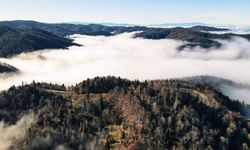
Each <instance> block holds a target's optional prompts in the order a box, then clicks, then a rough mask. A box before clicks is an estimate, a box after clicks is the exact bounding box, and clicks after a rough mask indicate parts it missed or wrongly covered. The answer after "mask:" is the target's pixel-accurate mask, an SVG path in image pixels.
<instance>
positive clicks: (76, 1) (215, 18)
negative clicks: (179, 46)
mask: <svg viewBox="0 0 250 150" xmlns="http://www.w3.org/2000/svg"><path fill="white" fill-rule="evenodd" d="M249 8H250V0H22V1H21V0H0V20H16V19H22V20H37V21H43V22H73V21H80V22H115V23H132V24H155V23H156V24H159V23H179V22H203V23H210V24H239V25H250V9H249Z"/></svg>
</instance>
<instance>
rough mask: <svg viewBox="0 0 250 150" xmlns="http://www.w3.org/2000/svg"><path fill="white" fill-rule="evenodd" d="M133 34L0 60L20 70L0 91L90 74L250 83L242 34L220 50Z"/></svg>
mask: <svg viewBox="0 0 250 150" xmlns="http://www.w3.org/2000/svg"><path fill="white" fill-rule="evenodd" d="M131 36H132V34H131V33H126V34H121V35H117V36H112V37H103V36H96V37H91V36H79V35H75V36H74V39H75V41H76V42H77V43H80V44H82V45H84V46H82V47H70V49H69V50H45V51H39V52H33V53H28V54H21V55H18V56H16V57H13V58H10V59H0V61H2V62H6V63H8V64H10V65H13V66H15V67H17V68H19V69H20V70H21V72H22V73H21V74H18V75H12V76H8V77H6V75H2V77H0V85H1V86H0V90H4V89H7V88H9V87H10V86H12V85H14V84H15V85H20V84H21V83H22V81H24V82H27V83H30V82H32V80H35V81H39V82H42V81H44V82H52V83H64V84H66V85H72V84H76V83H77V82H80V81H82V80H84V79H86V78H93V77H96V76H106V75H115V76H121V77H124V78H129V79H140V80H145V79H167V78H176V77H185V76H193V75H214V76H220V77H224V78H227V79H232V80H234V81H240V82H243V83H250V78H249V76H250V70H249V66H250V53H249V52H250V44H249V42H248V41H246V40H244V39H241V38H234V39H233V40H230V41H223V43H224V46H223V47H222V48H220V49H210V50H209V51H205V50H204V49H201V48H196V49H195V51H189V52H188V51H186V52H184V51H182V52H179V51H177V49H176V48H177V47H178V46H180V45H182V44H183V42H181V41H175V40H167V39H164V40H146V39H133V38H131Z"/></svg>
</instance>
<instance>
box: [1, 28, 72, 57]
mask: <svg viewBox="0 0 250 150" xmlns="http://www.w3.org/2000/svg"><path fill="white" fill-rule="evenodd" d="M72 45H76V44H74V43H73V42H72V40H70V39H66V38H62V37H58V36H55V35H53V34H51V33H49V32H47V31H45V30H40V29H13V28H10V27H7V26H0V57H10V56H13V55H16V54H20V53H22V52H32V51H35V50H42V49H52V48H54V49H57V48H67V47H68V46H72Z"/></svg>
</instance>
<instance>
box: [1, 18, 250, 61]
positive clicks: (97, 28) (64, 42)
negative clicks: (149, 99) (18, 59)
mask: <svg viewBox="0 0 250 150" xmlns="http://www.w3.org/2000/svg"><path fill="white" fill-rule="evenodd" d="M0 26H6V27H7V26H8V27H9V28H12V29H11V30H12V34H11V35H7V36H6V35H5V37H0V40H2V42H1V41H0V46H2V49H1V53H0V57H7V56H12V55H15V54H18V53H21V52H23V51H33V50H38V49H44V48H67V47H68V46H71V45H74V44H73V43H72V41H71V40H69V39H65V37H66V36H69V35H72V34H83V35H90V36H98V35H101V36H113V35H117V34H121V33H124V32H135V31H140V32H139V33H136V34H135V36H134V38H145V39H154V40H158V39H173V40H180V41H185V42H187V43H186V44H184V45H181V46H180V47H179V48H178V49H179V50H185V49H186V48H189V49H192V48H194V47H197V46H199V47H202V48H205V49H209V48H219V47H221V46H222V43H220V42H219V41H217V40H229V39H231V38H232V37H235V36H238V37H242V38H245V39H247V40H250V34H233V33H226V34H215V33H209V32H208V31H228V29H226V28H215V27H208V26H203V25H197V26H193V27H189V28H183V27H174V28H153V27H145V26H131V27H130V26H129V27H125V26H104V25H99V24H88V25H82V24H68V23H58V24H49V23H41V22H36V21H25V20H16V21H2V22H0ZM6 27H5V29H0V30H2V31H0V33H1V32H5V30H6ZM7 30H10V29H7ZM14 30H15V31H14ZM24 31H26V32H24ZM204 31H205V32H204ZM20 33H22V34H20ZM24 33H25V34H24ZM21 35H22V36H21ZM8 40H9V41H8ZM22 40H23V41H25V42H23V41H22ZM6 41H8V42H6ZM21 41H22V42H21ZM11 48H12V49H11ZM10 49H11V50H10Z"/></svg>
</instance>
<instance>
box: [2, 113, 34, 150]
mask: <svg viewBox="0 0 250 150" xmlns="http://www.w3.org/2000/svg"><path fill="white" fill-rule="evenodd" d="M35 120H36V117H35V115H34V114H33V113H30V114H27V115H24V116H23V117H22V118H21V119H20V120H18V121H17V122H16V124H12V125H8V124H6V123H5V122H3V121H0V149H1V150H8V149H10V148H11V149H19V148H20V147H18V146H20V145H22V144H21V143H20V142H21V141H22V140H23V139H24V138H25V136H26V133H27V130H28V129H29V128H30V127H31V125H32V124H33V123H35Z"/></svg>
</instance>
